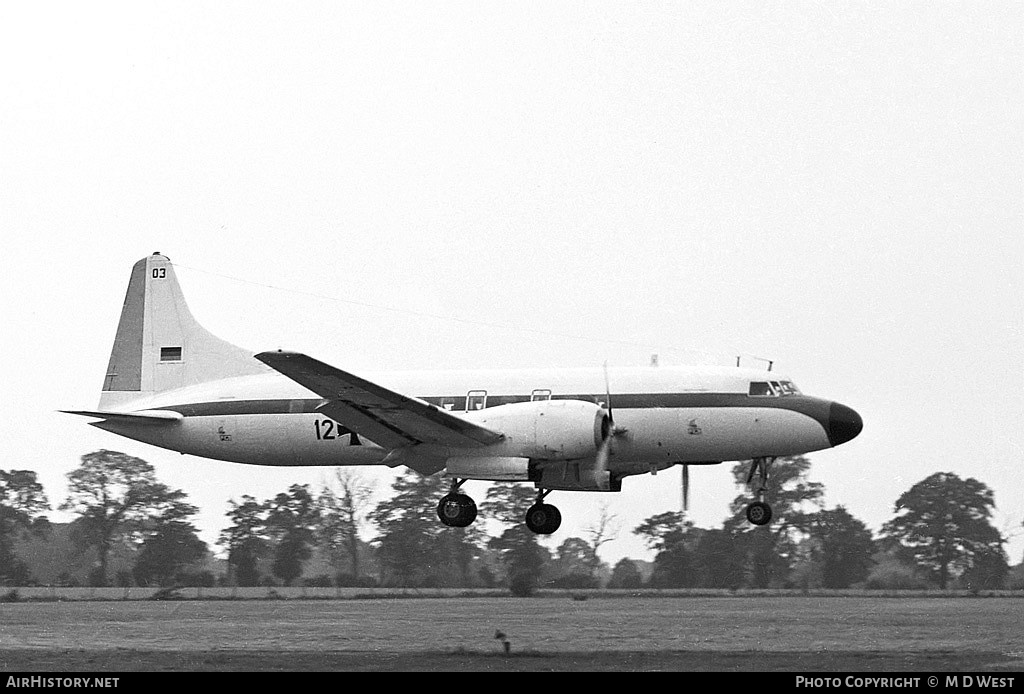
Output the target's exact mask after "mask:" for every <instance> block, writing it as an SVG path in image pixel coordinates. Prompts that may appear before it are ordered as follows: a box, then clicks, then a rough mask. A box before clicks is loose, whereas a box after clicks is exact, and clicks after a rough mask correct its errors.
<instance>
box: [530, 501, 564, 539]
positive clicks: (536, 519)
mask: <svg viewBox="0 0 1024 694" xmlns="http://www.w3.org/2000/svg"><path fill="white" fill-rule="evenodd" d="M561 524H562V513H561V512H560V511H559V510H558V508H557V507H555V506H552V505H551V504H545V503H541V502H537V503H536V504H534V505H533V506H531V507H530V508H528V509H527V510H526V527H527V528H529V529H530V530H532V531H533V532H535V533H537V534H538V535H550V534H551V533H553V532H555V531H556V530H558V526H560V525H561Z"/></svg>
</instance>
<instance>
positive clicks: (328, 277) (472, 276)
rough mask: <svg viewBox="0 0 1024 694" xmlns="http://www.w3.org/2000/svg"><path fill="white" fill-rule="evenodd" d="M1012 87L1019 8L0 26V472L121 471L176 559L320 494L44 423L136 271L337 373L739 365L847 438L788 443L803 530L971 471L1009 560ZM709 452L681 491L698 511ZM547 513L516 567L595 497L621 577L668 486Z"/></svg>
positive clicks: (93, 394)
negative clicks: (134, 467)
mask: <svg viewBox="0 0 1024 694" xmlns="http://www.w3.org/2000/svg"><path fill="white" fill-rule="evenodd" d="M1022 65H1024V4H1021V3H1018V2H1005V3H1004V2H979V3H909V2H891V3H884V2H882V3H839V2H822V3H816V2H787V3H765V2H760V1H758V2H749V3H742V2H736V3H719V2H696V3H684V2H666V3H648V2H640V3H603V2H581V3H565V2H557V3H523V2H508V3H495V2H459V3H422V2H399V3H380V2H367V3H340V2H327V3H314V2H302V3H257V2H251V1H246V2H236V3H227V2H218V3H209V2H196V3H189V2H168V3H148V2H128V3H102V2H101V3H46V2H39V3H6V4H4V5H3V6H2V7H0V225H2V230H3V243H2V245H0V248H2V256H0V258H2V269H3V272H2V273H0V302H2V303H0V306H2V312H3V313H2V325H3V337H2V344H3V352H2V358H3V364H4V366H5V368H4V378H3V382H4V396H5V397H3V399H2V403H3V422H4V424H3V427H2V433H0V446H2V448H0V468H2V469H11V468H18V469H22V468H29V469H32V470H35V471H36V472H38V473H39V476H40V479H41V481H42V482H43V484H44V485H45V487H46V491H47V493H48V495H49V497H50V500H51V503H52V504H53V506H54V507H56V506H57V505H58V504H59V503H60V502H61V501H62V500H63V499H64V498H65V496H66V481H67V480H66V474H67V473H68V472H69V471H71V470H72V469H74V468H75V467H76V466H77V465H78V463H79V459H80V456H81V455H83V454H85V453H88V452H90V451H93V450H97V449H100V448H109V449H113V450H120V451H124V452H126V453H129V454H131V455H136V456H139V457H142V458H144V459H146V460H148V461H150V462H151V463H152V464H153V465H154V466H155V467H156V469H157V475H158V477H159V479H160V480H161V481H163V482H165V483H167V484H169V485H171V486H173V487H179V488H181V489H183V490H185V491H186V492H187V493H188V495H189V498H190V500H191V501H192V502H193V503H195V504H197V505H199V506H200V507H201V508H202V514H201V515H200V516H199V518H198V520H199V523H200V525H201V526H202V528H203V538H204V539H205V540H206V541H207V542H211V543H212V542H213V541H214V540H215V539H216V536H217V533H218V532H219V531H220V530H221V529H222V528H223V527H224V526H225V525H227V520H226V518H225V517H224V512H225V511H226V509H227V500H228V499H229V498H236V499H237V498H239V497H240V496H241V495H242V494H252V495H254V496H256V497H257V498H260V499H265V498H268V497H270V496H273V495H275V494H277V493H278V492H280V491H284V490H285V489H287V487H288V486H289V485H290V484H292V483H295V482H299V483H307V482H308V483H313V484H314V485H316V486H319V484H320V482H321V481H322V480H323V479H324V478H325V477H326V476H327V475H329V473H330V470H329V469H310V468H299V469H285V468H282V469H271V468H253V467H248V466H244V465H238V464H233V463H225V462H216V461H209V460H205V459H200V458H195V457H191V456H180V455H178V454H175V453H171V452H168V451H164V450H162V449H158V448H154V447H151V446H147V445H144V444H139V443H135V442H132V441H129V440H127V439H122V438H120V437H117V436H114V435H113V434H108V433H106V432H102V431H99V430H96V429H93V428H92V427H89V426H88V425H87V424H86V422H87V421H88V420H85V419H82V418H78V417H73V416H71V415H64V414H59V413H57V412H56V410H58V409H64V408H91V407H94V406H95V405H96V402H97V400H98V397H99V388H100V385H101V382H102V379H103V374H104V370H105V367H106V364H107V360H108V357H109V353H110V347H111V343H112V341H113V337H114V332H115V328H116V325H117V319H118V315H119V312H120V306H121V302H122V300H123V298H124V292H125V288H126V286H127V282H128V276H129V272H130V269H131V266H132V264H133V263H134V262H135V261H136V260H138V259H139V258H141V257H143V256H145V255H148V254H150V253H152V252H154V251H160V252H162V253H164V254H166V255H168V256H169V257H170V258H171V260H172V261H173V262H175V263H176V265H177V268H178V276H179V279H180V280H181V283H182V286H183V289H184V291H185V295H186V297H187V299H188V301H189V303H190V306H191V307H192V309H193V312H194V313H195V314H196V316H197V318H198V319H199V320H200V321H201V322H202V323H203V324H204V325H205V326H206V327H207V328H209V329H210V330H211V331H212V332H214V333H215V334H217V335H219V336H221V337H223V338H225V339H228V340H229V341H231V342H235V343H237V344H241V345H243V346H245V347H249V348H252V349H254V350H265V349H274V348H277V347H284V348H290V349H298V350H302V351H305V352H307V353H309V354H311V355H312V356H315V357H317V358H320V359H323V360H325V361H328V362H330V363H332V364H334V365H336V366H338V367H340V368H344V369H347V370H351V371H354V372H356V373H361V372H366V371H378V370H391V369H427V368H462V367H473V368H476V367H496V368H501V367H521V366H544V367H547V366H600V365H601V364H602V363H603V362H605V361H607V362H609V364H611V365H616V366H627V365H641V364H647V363H648V361H649V359H650V355H651V354H652V353H657V354H659V356H660V360H661V363H663V364H686V363H695V362H697V363H720V364H730V363H735V357H736V355H737V354H745V355H755V356H763V357H767V358H770V359H773V360H774V361H775V364H776V369H779V370H782V371H784V372H785V373H787V374H788V375H790V376H791V377H792V378H793V379H794V380H795V382H796V383H797V384H798V385H799V386H800V387H801V388H802V389H803V391H804V392H806V393H808V394H812V395H817V396H821V397H825V398H830V399H834V400H838V401H839V402H842V403H844V404H846V405H849V406H851V407H853V408H854V409H856V410H857V411H858V412H859V413H860V414H861V415H862V416H863V419H864V422H865V426H864V431H863V433H862V434H861V435H860V437H858V438H857V439H855V440H854V441H852V442H850V443H848V444H846V445H844V446H841V447H839V448H837V449H833V450H828V451H822V452H819V453H813V454H811V455H810V456H809V457H810V459H811V461H812V472H811V476H812V479H814V480H817V481H820V482H822V483H823V484H824V485H825V488H826V496H825V499H826V503H827V505H828V506H829V507H831V506H834V505H836V504H843V505H845V506H846V507H847V509H848V510H849V511H850V512H851V513H853V514H854V515H855V516H857V517H858V518H861V519H862V520H864V521H865V522H866V523H867V524H868V525H869V526H870V527H871V528H872V529H875V530H877V529H879V528H880V526H881V524H882V523H884V522H885V521H886V520H888V519H889V518H890V517H891V516H892V512H893V505H894V502H895V501H896V499H897V498H898V497H899V495H900V494H901V493H902V492H904V491H906V490H907V489H908V488H909V487H910V486H911V485H913V484H914V483H916V482H918V481H920V480H921V479H923V478H925V477H927V476H928V475H930V474H932V473H934V472H937V471H949V472H954V473H956V474H958V475H960V476H961V477H974V478H976V479H978V480H980V481H982V482H984V483H985V484H987V485H989V486H990V487H991V488H992V489H993V490H994V491H995V501H996V505H997V511H996V514H995V518H994V523H995V525H996V527H997V528H999V529H1000V530H1001V531H1003V532H1004V534H1008V535H1012V536H1013V539H1012V541H1011V543H1010V544H1009V545H1008V551H1009V553H1010V559H1011V563H1018V562H1020V561H1022V552H1024V536H1022V531H1024V529H1022V527H1021V522H1022V520H1024V498H1022V494H1021V490H1022V484H1021V474H1022V473H1021V471H1022V463H1024V434H1022V430H1024V359H1022V357H1024V329H1022V322H1024V318H1022V316H1024V286H1022V284H1024V283H1022V280H1021V274H1022V267H1024V239H1022V230H1024V103H1022V101H1024V76H1022V75H1024V71H1022V69H1021V66H1022ZM754 363H755V362H748V365H753V364H754ZM602 387H603V384H595V389H596V390H600V389H601V388H602ZM612 388H613V391H614V383H613V384H612ZM730 467H731V465H729V464H726V465H722V466H718V467H716V468H702V469H696V470H695V471H694V472H693V474H692V475H691V478H692V482H693V484H692V498H691V507H692V514H691V517H692V518H693V519H694V521H695V522H697V523H698V524H699V525H703V526H705V527H711V526H717V525H719V524H720V523H721V521H722V520H723V519H724V518H725V516H726V515H727V513H728V509H727V505H728V502H729V501H730V500H731V499H732V498H733V497H734V496H735V495H736V494H737V493H738V491H739V490H737V489H736V488H735V487H733V485H732V478H731V475H730ZM393 474H394V473H392V472H390V471H387V470H380V471H377V472H374V473H373V474H372V476H373V477H376V478H377V479H378V480H379V482H378V489H379V491H380V492H381V493H382V494H386V493H387V491H388V485H389V482H390V480H391V479H392V478H393ZM465 489H466V490H467V491H468V492H469V493H471V494H472V495H474V496H475V497H476V498H477V500H478V501H481V500H482V499H483V495H484V491H485V489H486V483H483V482H469V483H467V485H466V487H465ZM549 501H551V502H553V503H555V504H556V505H558V506H559V507H560V508H561V509H562V514H563V519H564V520H563V525H562V529H561V530H559V531H558V532H557V533H556V534H554V535H553V536H552V537H551V538H550V540H548V541H547V544H548V546H550V547H552V548H554V547H556V546H557V545H558V544H559V543H560V542H561V541H562V540H564V539H565V538H567V537H570V536H572V535H581V534H582V529H583V528H585V527H586V526H588V525H590V524H592V523H593V522H594V521H595V520H596V518H597V512H598V507H599V505H600V504H601V503H607V504H609V509H610V510H611V512H612V513H615V514H616V515H617V516H618V518H619V521H620V523H621V525H622V530H621V532H620V534H619V539H618V540H616V541H615V542H612V543H609V544H608V545H605V547H604V548H603V550H602V556H603V558H605V559H606V560H609V561H615V560H617V559H618V558H619V557H622V556H632V557H636V558H650V554H649V553H647V552H645V551H644V549H643V546H642V545H641V544H640V543H639V541H638V540H637V538H635V536H633V535H632V533H631V531H632V529H633V528H634V527H636V525H638V524H639V523H640V522H641V521H642V520H643V519H644V518H646V517H648V516H650V515H653V514H655V513H660V512H663V511H668V510H678V508H679V470H678V468H676V469H673V470H670V471H666V472H662V473H660V474H658V475H657V476H654V477H651V476H643V477H635V478H629V479H627V480H626V481H625V483H624V484H623V491H622V492H621V493H620V494H606V495H599V494H573V493H567V492H556V493H554V494H552V496H551V497H549ZM51 517H52V518H54V519H56V520H67V519H68V517H67V516H66V515H65V514H60V513H56V512H54V513H53V514H51Z"/></svg>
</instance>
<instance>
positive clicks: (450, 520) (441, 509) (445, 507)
mask: <svg viewBox="0 0 1024 694" xmlns="http://www.w3.org/2000/svg"><path fill="white" fill-rule="evenodd" d="M437 517H438V518H440V519H441V522H442V523H444V524H445V525H447V526H449V527H451V528H465V527H466V526H467V525H469V524H470V523H472V522H473V521H475V520H476V502H475V501H473V500H472V499H471V498H469V497H468V496H466V495H465V494H459V493H452V494H445V495H444V496H443V497H441V501H439V502H438V504H437Z"/></svg>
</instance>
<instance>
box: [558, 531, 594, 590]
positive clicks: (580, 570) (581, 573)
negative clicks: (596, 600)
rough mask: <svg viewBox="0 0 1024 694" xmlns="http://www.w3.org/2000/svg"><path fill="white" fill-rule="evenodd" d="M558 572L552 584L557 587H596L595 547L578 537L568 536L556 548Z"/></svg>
mask: <svg viewBox="0 0 1024 694" xmlns="http://www.w3.org/2000/svg"><path fill="white" fill-rule="evenodd" d="M555 567H556V569H555V570H556V571H557V573H558V575H557V577H556V578H555V581H554V583H553V584H552V585H553V586H554V587H556V588H596V587H597V578H596V576H595V575H594V548H593V547H591V546H590V545H589V544H587V541H586V540H582V539H580V538H578V537H569V538H566V539H565V540H564V541H563V542H562V544H560V545H559V546H558V549H557V550H555Z"/></svg>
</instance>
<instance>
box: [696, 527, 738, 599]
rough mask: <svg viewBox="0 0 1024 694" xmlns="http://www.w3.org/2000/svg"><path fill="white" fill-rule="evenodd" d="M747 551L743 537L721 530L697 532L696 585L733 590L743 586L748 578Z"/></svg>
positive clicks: (699, 530) (700, 529)
mask: <svg viewBox="0 0 1024 694" xmlns="http://www.w3.org/2000/svg"><path fill="white" fill-rule="evenodd" d="M746 549H747V548H746V542H745V538H744V537H743V536H742V534H737V533H731V532H729V531H728V530H724V529H721V528H713V529H709V530H708V529H703V528H698V529H697V542H696V544H695V545H694V547H693V563H694V565H695V567H696V571H697V577H698V578H697V581H696V585H698V586H701V587H703V588H729V589H732V590H735V589H736V588H739V587H740V586H742V585H743V582H744V580H745V579H746V575H747V565H746Z"/></svg>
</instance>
